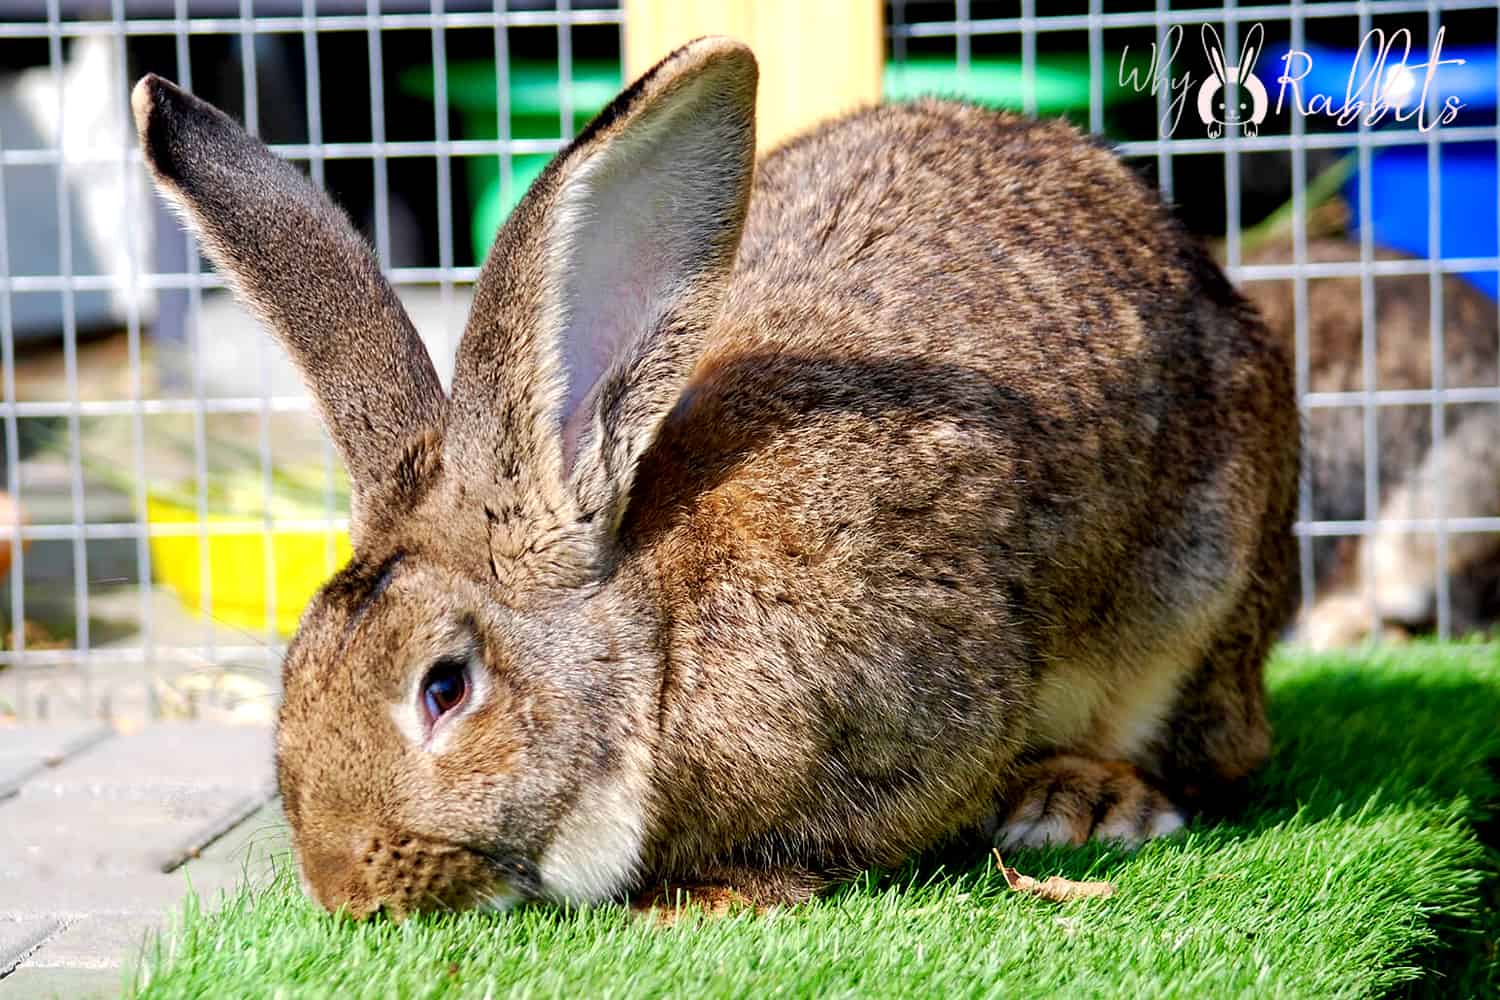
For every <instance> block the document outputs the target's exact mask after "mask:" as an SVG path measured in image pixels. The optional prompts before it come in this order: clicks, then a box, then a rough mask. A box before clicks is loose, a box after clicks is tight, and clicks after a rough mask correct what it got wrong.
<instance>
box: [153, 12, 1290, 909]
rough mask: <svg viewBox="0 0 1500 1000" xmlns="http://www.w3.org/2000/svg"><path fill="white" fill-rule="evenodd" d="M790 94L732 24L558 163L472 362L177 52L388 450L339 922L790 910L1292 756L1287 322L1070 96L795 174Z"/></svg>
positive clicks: (1155, 809)
mask: <svg viewBox="0 0 1500 1000" xmlns="http://www.w3.org/2000/svg"><path fill="white" fill-rule="evenodd" d="M756 83H757V66H756V62H755V59H754V57H753V56H752V54H751V52H750V50H749V49H748V48H746V47H745V46H743V45H742V44H739V43H737V42H734V41H731V40H728V39H724V38H706V39H701V40H698V41H695V42H692V43H690V44H688V45H686V46H684V47H683V48H681V49H678V50H677V51H676V52H674V53H673V54H671V55H669V56H668V57H667V58H665V59H664V60H663V61H662V62H661V63H659V64H658V65H657V66H656V67H655V68H653V69H651V70H650V71H649V72H647V73H646V74H645V75H644V76H642V77H641V78H640V79H638V80H636V81H635V82H634V83H632V84H631V85H630V86H628V87H627V88H626V89H625V90H624V91H623V92H622V93H621V94H620V95H619V96H618V97H617V98H616V99H615V100H614V102H613V103H611V104H610V105H609V106H608V107H607V108H606V109H605V110H604V111H603V112H602V113H601V114H600V115H599V116H598V117H597V118H596V119H594V120H593V121H592V122H591V123H590V124H589V125H588V126H587V127H586V128H585V129H584V130H583V131H582V133H581V134H580V135H579V136H578V137H577V138H576V139H575V140H574V141H573V143H572V144H571V145H569V146H568V147H567V148H566V149H565V150H564V151H563V152H561V153H560V154H559V155H558V156H557V157H556V158H555V159H554V160H553V161H552V163H551V164H550V165H549V166H548V167H547V169H546V170H545V171H544V172H543V173H542V174H541V176H540V177H539V178H538V179H537V181H536V182H535V183H534V184H533V185H532V187H531V188H530V190H529V191H528V193H527V194H526V196H525V198H524V199H523V201H522V202H521V203H520V205H519V206H518V207H517V208H516V210H515V212H514V213H513V215H512V216H511V217H510V218H509V220H508V221H507V222H506V223H505V225H504V226H503V228H502V229H501V231H500V232H499V234H498V236H497V238H496V240H495V243H494V246H493V249H492V251H491V253H490V255H489V258H488V260H487V261H486V263H485V264H484V267H483V269H482V272H481V274H480V275H479V277H478V279H477V282H476V286H475V289H474V299H473V305H472V311H471V314H470V318H469V321H468V325H467V327H466V329H465V332H464V334H463V337H462V340H461V343H460V345H459V347H458V352H457V357H456V360H455V367H454V374H453V378H452V383H451V389H450V391H449V392H448V394H447V395H446V396H445V394H444V392H443V390H442V389H441V387H440V385H439V382H438V379H437V376H436V375H435V374H434V369H433V366H432V364H431V361H430V360H429V358H428V357H427V356H426V355H425V354H424V352H423V349H422V347H421V346H420V344H419V341H418V338H417V336H416V334H415V333H414V332H413V330H412V327H411V324H410V323H409V321H408V320H407V318H406V316H405V315H404V314H403V313H402V310H401V309H400V307H399V305H398V303H397V300H396V298H395V296H394V295H393V294H392V292H391V290H390V288H389V287H388V286H387V285H386V284H385V283H384V281H383V280H382V279H381V275H380V272H379V268H378V266H377V263H376V262H375V260H374V259H373V258H372V256H371V254H370V252H369V250H368V249H367V247H366V245H365V242H364V241H363V240H362V239H361V238H360V237H359V236H358V235H357V234H356V233H355V232H354V230H353V229H352V228H351V226H350V225H349V224H348V222H347V221H346V219H345V218H344V216H343V215H342V214H341V213H340V212H339V211H338V210H337V209H336V208H334V207H332V205H331V204H330V203H328V202H327V201H326V200H325V198H324V196H323V195H322V194H321V193H320V192H319V191H318V190H316V189H315V188H314V187H313V186H312V185H311V184H310V183H309V182H308V181H307V180H306V179H304V177H303V176H302V175H301V174H300V173H299V172H298V171H297V170H295V169H294V168H292V167H291V166H289V165H287V164H285V163H284V162H282V161H280V160H278V159H277V158H276V157H274V156H273V155H272V154H271V153H270V152H268V151H267V150H266V149H265V148H264V147H263V146H262V145H261V144H260V143H259V142H257V141H255V140H254V139H252V138H250V137H248V136H247V135H246V134H245V133H244V132H243V131H241V130H240V128H239V127H238V126H236V125H235V124H234V123H233V122H232V121H231V120H230V119H229V118H228V117H226V116H225V115H224V114H222V113H221V112H219V111H217V110H215V109H214V108H212V107H210V106H208V105H207V104H204V103H203V102H201V101H198V100H197V99H195V98H193V97H191V96H189V95H187V94H185V93H183V92H182V91H181V90H179V89H177V88H176V87H174V86H173V85H171V84H170V83H167V82H166V81H164V80H161V79H159V78H157V77H154V76H149V77H146V78H144V79H143V80H142V81H141V82H140V83H139V84H138V85H137V86H136V88H135V90H134V93H133V106H134V111H135V116H136V121H137V125H138V129H139V132H140V139H141V144H142V146H143V148H144V150H145V156H146V160H147V162H148V164H149V167H150V170H151V172H152V174H153V175H154V178H155V181H156V183H157V184H158V185H159V187H160V188H161V190H162V191H163V192H164V193H165V194H166V195H167V196H168V197H169V198H170V199H171V200H172V201H173V202H175V203H176V204H177V205H178V206H179V207H180V208H181V210H182V213H183V214H184V216H185V217H186V219H187V220H188V222H189V223H190V224H191V225H192V227H193V228H194V229H195V230H196V231H197V233H198V234H199V236H200V238H201V239H202V242H203V246H204V247H205V249H206V251H207V252H208V253H209V254H210V255H211V257H212V258H213V260H214V261H216V262H217V264H218V266H219V267H220V268H221V269H222V270H223V271H224V272H226V273H227V274H228V275H229V276H230V277H231V279H232V281H233V283H234V284H235V285H236V286H237V287H238V289H239V292H240V294H241V295H242V296H243V297H244V299H245V300H246V301H247V302H248V303H249V304H250V306H251V307H253V308H254V309H255V310H256V311H258V312H259V313H260V315H261V316H262V317H263V318H264V320H265V321H266V322H267V324H268V325H269V327H270V328H271V330H272V331H273V333H274V334H275V335H276V336H277V337H278V338H279V339H280V341H281V343H282V344H284V345H285V347H286V349H287V350H288V351H289V352H290V354H291V356H292V358H293V359H294V360H295V361H296V363H297V365H298V366H299V369H300V370H301V372H302V373H303V374H304V375H305V377H306V380H307V384H308V386H309V388H310V390H311V393H312V395H313V396H314V397H315V399H316V402H317V404H318V406H319V408H320V411H321V414H322V417H323V419H324V420H325V421H326V423H327V427H328V430H329V432H330V434H331V436H332V438H333V440H334V442H335V444H336V446H337V447H338V449H339V450H340V452H341V453H342V455H343V458H344V461H345V463H346V465H347V466H348V470H349V475H350V479H351V482H352V489H353V498H352V502H351V508H352V512H351V533H352V540H353V549H354V556H353V558H352V559H351V561H350V562H349V564H348V565H347V566H346V567H345V568H343V569H342V570H341V571H340V572H338V573H337V574H336V575H335V576H334V577H333V578H332V579H331V580H330V581H329V582H328V583H327V584H326V586H324V588H323V589H322V590H321V591H320V593H319V594H318V595H317V596H316V597H315V598H314V599H313V601H312V602H311V604H310V605H309V606H308V608H307V609H306V611H305V613H304V614H303V616H302V619H301V623H300V627H299V629H298V632H297V634H296V636H295V638H294V639H293V641H292V642H291V644H290V645H289V647H288V649H287V652H286V657H285V663H284V668H283V678H282V680H283V694H282V701H281V705H280V708H279V714H278V720H277V727H276V737H275V747H276V751H275V752H276V772H277V777H278V781H279V787H280V791H281V795H282V800H283V805H284V808H285V812H286V815H287V819H288V821H289V825H290V827H291V833H292V841H293V846H294V849H295V854H296V857H297V862H298V865H299V871H300V873H301V877H302V880H303V884H304V887H305V889H306V890H307V891H308V892H309V893H310V894H311V895H312V897H313V898H314V899H316V900H317V901H318V902H319V903H321V904H322V905H323V906H325V907H326V908H328V909H329V910H334V911H342V912H344V913H346V914H350V915H353V916H357V917H366V916H369V915H372V914H376V913H383V914H384V915H386V916H387V917H391V918H395V919H403V918H405V917H406V916H407V915H409V914H411V913H415V912H420V911H423V910H433V909H448V908H463V907H479V908H486V909H493V910H503V909H505V908H507V907H510V906H513V905H517V904H523V903H529V902H539V903H553V904H567V905H575V904H576V905H590V904H596V903H606V902H610V901H630V900H632V899H635V900H639V899H641V898H642V896H643V894H644V895H647V896H649V894H650V893H651V892H653V890H654V889H655V890H659V889H660V888H661V887H663V886H666V887H669V888H670V891H672V892H674V893H675V892H682V891H684V890H685V891H687V892H688V893H698V892H701V893H704V894H707V895H709V896H711V897H712V896H713V895H714V894H715V893H718V894H725V893H728V894H732V896H733V898H736V899H741V900H744V901H746V902H748V903H750V904H753V905H754V906H756V907H768V906H776V905H781V904H794V903H797V902H800V901H803V900H806V899H808V898H811V897H812V896H813V895H814V894H816V893H818V892H821V891H823V890H824V889H825V888H827V887H828V886H830V885H833V884H837V882H838V881H839V880H840V879H842V878H845V877H847V876H848V875H849V874H850V873H852V872H856V871H858V870H861V869H864V868H867V867H871V866H883V865H892V864H896V863H898V862H900V861H901V860H902V859H904V858H907V857H909V856H912V855H913V854H915V853H917V852H920V851H922V850H924V849H926V848H928V847H930V846H934V845H939V844H945V843H946V844H955V843H958V842H959V841H960V840H962V839H965V838H974V837H983V836H988V837H993V838H995V839H996V840H998V841H1000V842H1004V843H1014V844H1044V843H1082V842H1084V841H1085V840H1086V839H1088V838H1090V837H1093V838H1097V839H1104V840H1110V841H1118V842H1122V843H1127V844H1133V843H1139V842H1141V841H1143V840H1145V839H1147V838H1149V837H1152V836H1157V835H1163V834H1167V833H1170V832H1171V831H1173V830H1175V829H1177V828H1178V827H1180V826H1181V825H1182V824H1183V822H1184V821H1185V820H1186V819H1188V818H1190V816H1191V815H1193V814H1195V813H1197V812H1199V811H1203V810H1209V809H1216V808H1233V806H1234V805H1235V804H1236V802H1238V801H1239V800H1240V797H1241V795H1242V791H1241V789H1242V788H1243V781H1242V779H1244V778H1246V776H1247V775H1249V774H1251V773H1252V772H1253V771H1254V770H1255V769H1256V768H1257V766H1258V765H1260V764H1261V762H1262V761H1263V760H1264V759H1265V757H1266V755H1267V753H1268V748H1269V740H1270V736H1269V731H1268V727H1267V723H1266V718H1265V713H1264V705H1263V702H1264V699H1263V690H1262V689H1263V684H1262V661H1263V660H1264V658H1265V654H1266V651H1267V647H1268V646H1269V644H1270V643H1271V642H1272V641H1273V640H1274V638H1275V637H1276V635H1277V633H1278V630H1279V629H1280V628H1281V627H1282V625H1283V624H1284V622H1285V620H1286V617H1287V616H1288V614H1289V613H1290V611H1291V609H1292V603H1291V599H1290V598H1291V593H1290V591H1291V572H1290V567H1291V565H1292V561H1293V559H1294V557H1295V545H1294V539H1293V536H1292V534H1291V525H1292V518H1293V514H1294V506H1295V500H1296V490H1297V468H1298V457H1299V449H1300V441H1299V437H1298V423H1297V411H1296V406H1295V402H1294V395H1293V369H1292V361H1291V358H1290V356H1289V354H1288V352H1287V351H1286V349H1285V347H1284V345H1282V344H1281V343H1280V341H1279V340H1276V339H1273V338H1271V337H1270V336H1269V335H1268V334H1267V332H1266V330H1265V329H1264V328H1263V326H1262V324H1261V323H1260V321H1259V319H1258V318H1257V317H1256V315H1255V313H1254V311H1253V310H1252V309H1251V308H1250V306H1249V305H1248V304H1247V303H1246V302H1245V301H1244V300H1243V299H1242V298H1241V297H1240V296H1239V295H1238V294H1237V293H1236V292H1235V291H1234V289H1233V288H1232V286H1231V285H1230V284H1229V282H1228V281H1227V279H1226V278H1225V277H1224V275H1223V272H1222V271H1220V270H1219V268H1218V267H1217V265H1215V264H1214V263H1213V261H1212V259H1211V258H1210V257H1209V256H1208V255H1207V254H1206V253H1205V252H1204V251H1203V250H1202V249H1201V248H1199V247H1198V246H1197V245H1196V244H1195V243H1194V242H1193V241H1191V240H1190V239H1189V238H1188V237H1187V236H1186V235H1185V232H1184V230H1183V228H1182V227H1181V226H1180V225H1179V224H1178V223H1177V222H1176V221H1174V220H1173V218H1172V217H1171V216H1170V214H1169V213H1168V212H1167V211H1166V210H1165V209H1164V208H1163V206H1162V204H1161V203H1160V201H1159V199H1158V198H1157V197H1156V196H1155V195H1154V194H1153V193H1152V192H1151V191H1149V190H1148V189H1147V188H1146V187H1145V186H1144V185H1143V184H1142V183H1141V182H1140V181H1139V180H1138V179H1137V178H1136V177H1135V175H1134V174H1132V173H1131V171H1130V170H1128V169H1127V168H1126V167H1125V166H1123V165H1122V163H1121V162H1120V161H1119V160H1118V159H1117V158H1116V157H1115V156H1114V155H1113V154H1112V153H1111V152H1110V151H1109V150H1107V149H1106V148H1105V147H1103V146H1102V145H1100V144H1098V143H1096V142H1094V141H1091V140H1089V139H1086V138H1084V137H1082V136H1081V135H1080V134H1079V133H1078V132H1076V131H1075V130H1074V129H1073V128H1072V126H1069V125H1067V124H1066V123H1063V122H1060V121H1054V122H1037V121H1032V120H1028V119H1025V118H1021V117H1017V116H1013V115H1010V114H1005V113H1000V112H995V111H991V110H985V109H981V108H977V107H971V106H965V105H962V104H956V103H945V102H941V101H936V100H927V101H920V102H916V103H912V104H898V105H890V106H884V107H876V108H872V109H868V110H865V111H862V112H858V113H855V114H853V115H851V116H849V117H846V118H843V119H840V120H837V121H834V122H831V123H828V124H825V125H823V126H821V127H819V128H817V129H815V130H814V131H812V132H810V133H808V134H806V135H804V136H802V137H800V138H798V139H796V140H795V141H791V142H789V143H788V144H786V145H785V146H783V147H782V148H780V149H779V150H778V151H776V152H774V153H772V154H770V155H768V156H767V157H766V158H765V159H763V160H762V161H761V162H759V163H758V164H757V163H756V161H755V158H754V150H755V126H754V119H755V90H756ZM718 898H724V897H723V896H722V895H720V896H719V897H718Z"/></svg>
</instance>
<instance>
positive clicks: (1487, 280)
mask: <svg viewBox="0 0 1500 1000" xmlns="http://www.w3.org/2000/svg"><path fill="white" fill-rule="evenodd" d="M1302 49H1303V51H1305V52H1307V53H1308V54H1309V55H1310V56H1311V57H1312V65H1311V67H1310V68H1308V67H1305V66H1304V65H1303V64H1301V62H1300V61H1298V64H1297V65H1295V66H1293V67H1292V69H1293V71H1294V72H1300V70H1301V69H1303V68H1307V69H1308V73H1307V76H1306V77H1304V78H1303V79H1302V81H1301V88H1302V95H1303V101H1304V102H1306V101H1307V100H1308V99H1309V98H1310V96H1311V95H1312V94H1315V93H1321V94H1329V95H1332V97H1333V98H1334V100H1335V102H1336V103H1342V102H1343V100H1344V96H1345V93H1346V91H1347V90H1348V87H1349V69H1350V66H1351V64H1352V62H1353V60H1354V53H1353V52H1352V51H1346V50H1340V49H1332V48H1325V47H1323V46H1320V45H1314V44H1307V45H1304V46H1303V47H1302ZM1284 51H1285V50H1282V51H1281V52H1276V53H1275V54H1274V58H1272V59H1271V60H1269V61H1268V62H1266V63H1261V64H1260V65H1259V66H1258V67H1257V75H1259V76H1260V77H1261V79H1262V80H1263V81H1264V82H1265V84H1266V87H1267V89H1268V90H1270V91H1271V94H1272V100H1273V101H1274V100H1275V93H1276V90H1277V89H1278V88H1277V85H1276V82H1275V81H1276V78H1277V77H1278V76H1279V75H1280V73H1281V69H1282V63H1281V55H1282V53H1283V52H1284ZM1395 56H1396V58H1399V52H1397V53H1395ZM1442 57H1443V59H1444V60H1448V59H1462V60H1464V64H1463V65H1462V66H1447V65H1444V66H1441V67H1439V69H1438V71H1437V73H1436V75H1435V77H1434V81H1433V84H1432V86H1433V88H1434V92H1435V93H1438V94H1441V95H1444V96H1447V95H1453V96H1456V97H1458V98H1459V99H1460V100H1461V101H1463V103H1464V108H1463V109H1462V110H1461V111H1459V114H1458V119H1457V120H1456V122H1455V123H1454V124H1456V125H1463V124H1466V123H1474V122H1476V120H1477V117H1478V116H1477V115H1476V114H1475V113H1476V112H1483V111H1485V110H1487V109H1490V108H1494V107H1495V104H1496V72H1497V65H1496V62H1497V60H1496V51H1495V49H1494V48H1493V47H1480V46H1463V47H1456V48H1449V47H1446V46H1445V47H1444V49H1443V52H1442ZM1410 59H1411V61H1412V62H1413V63H1416V62H1422V61H1425V60H1426V59H1427V54H1426V53H1425V52H1416V51H1414V52H1413V53H1412V55H1411V57H1410ZM1388 65H1389V62H1388ZM1362 75H1363V73H1362V74H1361V76H1362ZM1358 79H1359V78H1358V77H1357V78H1356V82H1358ZM1415 82H1416V86H1417V87H1418V88H1420V87H1421V77H1420V73H1418V75H1417V79H1416V81H1415ZM1419 93H1420V90H1419V91H1418V94H1419ZM1415 99H1416V96H1415V95H1414V97H1413V100H1415ZM1288 100H1290V95H1288ZM1438 103H1439V105H1440V104H1441V101H1439V102H1438ZM1485 117H1486V118H1488V116H1485ZM1466 119H1467V122H1466ZM1430 120H1431V118H1429V121H1430ZM1484 124H1488V121H1485V122H1484ZM1346 127H1347V128H1349V129H1350V130H1353V129H1354V128H1356V127H1357V126H1356V125H1354V124H1352V123H1351V124H1350V125H1348V126H1346ZM1376 127H1377V128H1379V129H1381V130H1388V129H1393V128H1394V129H1401V130H1409V131H1411V132H1412V139H1413V140H1414V144H1413V145H1403V146H1387V147H1384V148H1379V149H1376V150H1375V151H1374V152H1373V153H1372V155H1371V158H1370V223H1371V227H1372V228H1373V230H1374V238H1375V242H1377V243H1380V244H1383V245H1385V246H1388V247H1392V248H1394V249H1396V250H1403V251H1405V252H1406V253H1409V254H1412V255H1413V256H1417V257H1426V256H1428V255H1429V253H1430V250H1431V246H1430V243H1429V241H1428V225H1427V220H1428V204H1429V199H1428V180H1429V170H1428V162H1427V155H1428V154H1427V144H1426V142H1427V136H1428V135H1433V134H1435V135H1436V137H1437V142H1438V144H1439V148H1438V180H1439V183H1440V185H1441V187H1440V190H1439V196H1440V203H1439V205H1440V207H1439V211H1440V213H1441V218H1440V225H1439V231H1440V239H1441V246H1440V249H1441V253H1442V257H1443V259H1444V260H1451V259H1454V258H1462V257H1494V256H1496V254H1497V251H1500V171H1497V157H1496V152H1497V149H1496V144H1495V143H1493V142H1446V141H1443V133H1442V130H1443V126H1441V125H1439V126H1437V127H1436V129H1435V132H1429V133H1427V134H1426V135H1419V134H1418V133H1417V131H1416V128H1415V125H1414V124H1413V123H1410V122H1409V123H1405V124H1400V123H1396V122H1394V120H1393V116H1391V115H1387V116H1386V118H1385V120H1384V121H1383V122H1382V123H1381V124H1379V125H1377V126H1376ZM1359 187H1360V184H1359V174H1358V172H1356V173H1354V174H1353V175H1352V176H1351V177H1350V178H1349V180H1348V181H1347V182H1345V184H1344V189H1343V194H1344V197H1345V198H1346V199H1347V200H1348V201H1349V204H1350V206H1351V208H1352V209H1353V213H1354V219H1355V220H1356V224H1357V223H1358V220H1359V219H1360V218H1361V214H1360V205H1359ZM1463 276H1464V277H1465V278H1467V279H1468V280H1469V281H1471V282H1472V283H1473V284H1474V285H1476V286H1477V287H1479V288H1480V289H1482V290H1483V291H1484V292H1485V294H1487V295H1489V296H1490V297H1491V298H1500V274H1497V273H1496V272H1495V271H1475V272H1468V273H1465V274H1464V275H1463Z"/></svg>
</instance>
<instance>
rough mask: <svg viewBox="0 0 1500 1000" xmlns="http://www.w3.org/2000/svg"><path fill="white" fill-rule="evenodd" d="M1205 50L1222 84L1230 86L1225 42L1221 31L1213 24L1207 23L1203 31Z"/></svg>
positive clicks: (1215, 74)
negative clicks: (1221, 38)
mask: <svg viewBox="0 0 1500 1000" xmlns="http://www.w3.org/2000/svg"><path fill="white" fill-rule="evenodd" d="M1202 36H1203V51H1204V53H1205V54H1206V55H1207V56H1208V65H1209V67H1210V68H1211V69H1212V70H1213V71H1214V76H1215V77H1217V78H1218V81H1219V84H1220V86H1224V87H1227V86H1229V73H1228V71H1227V70H1226V69H1225V68H1224V43H1223V42H1222V41H1221V40H1220V39H1219V33H1218V32H1217V31H1216V30H1214V26H1213V25H1211V24H1205V25H1204V26H1203V31H1202Z"/></svg>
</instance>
